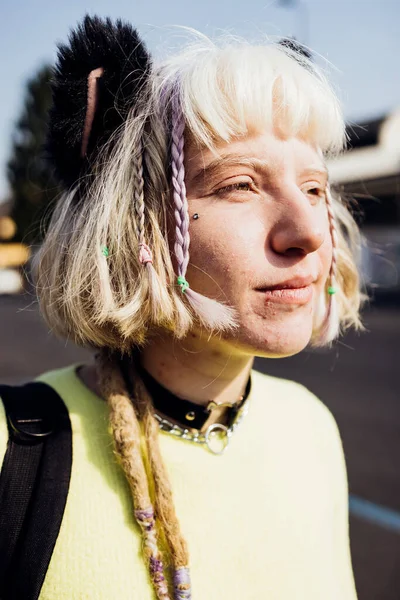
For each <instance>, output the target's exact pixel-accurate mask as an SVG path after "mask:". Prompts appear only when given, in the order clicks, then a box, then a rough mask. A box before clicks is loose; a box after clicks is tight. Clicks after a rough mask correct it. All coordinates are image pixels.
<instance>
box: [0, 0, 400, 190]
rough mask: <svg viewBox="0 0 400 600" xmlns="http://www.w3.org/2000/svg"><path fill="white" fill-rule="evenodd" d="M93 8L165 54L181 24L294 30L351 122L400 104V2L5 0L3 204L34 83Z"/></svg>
mask: <svg viewBox="0 0 400 600" xmlns="http://www.w3.org/2000/svg"><path fill="white" fill-rule="evenodd" d="M86 12H88V13H90V14H98V15H100V16H110V17H114V18H117V17H121V18H123V19H125V20H127V21H130V22H131V23H132V24H133V25H134V26H135V27H137V29H138V30H139V32H140V34H141V35H142V37H143V38H144V40H145V41H146V42H147V45H148V48H149V50H151V51H152V52H153V53H155V54H157V55H162V53H164V52H166V51H169V50H171V49H173V48H176V47H179V45H180V44H182V41H183V38H182V35H181V34H180V33H177V30H176V29H174V28H173V26H174V25H184V26H188V27H192V28H195V29H197V30H199V31H201V32H202V33H205V34H207V35H210V36H213V35H215V34H218V33H220V32H221V31H229V32H231V33H235V34H238V35H241V36H244V37H246V38H248V39H254V38H255V39H257V40H259V39H260V37H261V36H263V35H265V34H267V35H270V36H292V35H294V36H295V37H296V38H297V39H299V40H300V41H302V42H304V43H306V44H307V45H308V46H310V47H311V48H312V49H313V50H314V51H315V52H316V53H317V55H319V56H320V58H319V59H318V60H319V62H320V64H321V63H322V64H324V68H325V69H328V72H329V76H330V78H331V80H332V81H333V83H334V86H335V88H336V90H337V91H338V93H339V97H340V99H341V100H342V103H343V109H344V114H345V117H346V119H347V120H348V121H351V122H352V123H353V124H354V123H360V122H363V121H364V120H366V119H368V118H373V117H377V116H381V115H383V114H385V113H387V112H390V111H392V110H394V109H395V108H397V107H398V106H399V107H400V68H399V56H400V35H399V27H400V1H399V0H274V1H272V0H271V1H267V2H265V1H263V0H201V1H196V2H193V1H190V0H170V1H169V2H167V1H166V0H137V1H136V2H135V1H134V0H130V1H129V2H128V1H127V0H112V1H111V0H107V1H105V0H96V1H94V0H85V1H82V0H68V2H61V1H58V2H57V1H54V0H13V1H12V2H11V1H10V0H0V57H1V58H0V81H1V83H2V86H1V94H0V107H1V111H0V201H1V200H4V199H5V198H6V197H7V189H8V188H7V183H6V175H5V165H6V162H7V158H8V155H9V152H10V143H11V135H12V131H13V127H14V124H15V121H16V120H17V119H18V115H19V112H20V111H21V108H22V103H23V93H24V85H25V83H26V80H27V79H28V78H30V77H32V75H34V74H35V71H36V70H37V69H38V68H39V67H40V66H41V65H42V64H43V63H45V62H53V61H54V58H55V52H56V44H57V42H60V41H65V40H66V39H67V36H68V32H69V30H70V28H71V27H73V26H74V25H75V24H76V23H77V21H79V20H80V19H81V18H82V16H83V15H84V14H85V13H86Z"/></svg>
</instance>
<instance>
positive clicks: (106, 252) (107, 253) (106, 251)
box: [101, 246, 110, 258]
mask: <svg viewBox="0 0 400 600" xmlns="http://www.w3.org/2000/svg"><path fill="white" fill-rule="evenodd" d="M101 253H102V254H103V255H104V256H105V257H106V258H107V257H108V256H110V251H109V249H108V248H107V246H103V247H102V249H101Z"/></svg>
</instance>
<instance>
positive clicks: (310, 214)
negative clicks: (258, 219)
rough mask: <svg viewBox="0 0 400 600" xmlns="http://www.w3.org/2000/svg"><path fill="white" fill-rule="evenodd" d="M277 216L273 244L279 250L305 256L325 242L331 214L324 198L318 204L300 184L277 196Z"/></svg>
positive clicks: (272, 246)
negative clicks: (300, 188) (302, 189)
mask: <svg viewBox="0 0 400 600" xmlns="http://www.w3.org/2000/svg"><path fill="white" fill-rule="evenodd" d="M277 200H278V202H277V205H278V206H279V209H278V211H277V220H276V222H275V224H274V226H273V227H272V229H271V230H270V235H269V238H270V245H271V248H272V249H273V250H274V252H276V253H277V254H281V255H282V254H283V255H285V256H296V255H298V256H302V255H306V254H310V253H311V252H316V251H317V250H318V249H319V248H320V247H321V246H322V244H323V243H324V240H325V236H326V235H327V231H328V227H327V225H328V217H327V211H326V206H325V203H324V201H323V200H322V199H321V200H320V201H319V202H318V203H317V204H315V203H314V202H312V201H311V202H310V198H308V197H307V196H305V195H304V193H303V192H302V191H301V190H299V189H298V188H297V187H296V189H295V190H291V192H290V194H285V197H281V198H279V199H277Z"/></svg>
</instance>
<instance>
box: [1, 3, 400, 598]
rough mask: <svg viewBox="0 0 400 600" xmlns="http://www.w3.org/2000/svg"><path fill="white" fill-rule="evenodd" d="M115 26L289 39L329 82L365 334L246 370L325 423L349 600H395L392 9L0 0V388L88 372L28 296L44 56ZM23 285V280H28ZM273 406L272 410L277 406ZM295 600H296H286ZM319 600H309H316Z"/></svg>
mask: <svg viewBox="0 0 400 600" xmlns="http://www.w3.org/2000/svg"><path fill="white" fill-rule="evenodd" d="M85 12H89V13H91V14H95V13H96V14H99V15H101V16H111V17H122V18H124V19H127V20H129V21H130V22H132V23H133V24H134V25H135V26H137V27H138V29H139V31H140V33H141V34H142V35H143V37H144V39H145V40H146V41H147V43H148V46H149V48H150V50H152V51H153V52H155V53H158V52H165V51H168V49H169V48H173V47H176V46H179V44H181V43H182V36H183V33H182V31H177V30H173V29H171V27H170V26H171V25H185V26H188V27H193V28H195V29H197V30H199V31H201V32H204V33H206V34H208V35H213V34H214V33H218V32H219V31H220V30H221V29H222V30H225V31H226V30H228V31H230V32H233V33H236V34H239V35H243V36H245V37H250V38H256V39H260V38H262V36H264V35H265V34H268V35H270V36H274V37H291V36H293V37H295V38H296V39H298V40H299V41H301V42H303V43H304V44H307V45H308V46H310V47H311V48H312V50H313V51H314V59H315V60H316V62H317V63H318V64H320V65H321V66H322V67H323V68H324V69H325V70H327V71H328V72H329V77H330V78H331V79H332V80H333V82H334V85H335V87H336V88H337V89H338V92H339V96H340V98H341V100H342V102H343V107H344V113H345V117H346V121H347V123H348V137H349V143H348V149H347V151H346V152H345V153H344V154H343V156H341V157H340V158H339V159H336V160H335V161H333V162H331V163H330V164H329V165H328V166H329V170H330V175H331V180H332V181H333V183H334V184H335V185H336V186H337V188H338V189H339V190H340V191H341V193H342V194H343V195H344V196H345V197H346V198H347V199H348V201H349V202H350V203H351V205H352V206H353V208H354V212H355V215H356V218H357V221H358V222H359V224H360V227H361V231H362V235H363V248H362V255H361V260H360V269H361V272H362V277H363V281H364V284H365V287H366V290H367V292H368V294H369V296H370V301H369V303H368V304H367V305H366V307H365V309H364V313H363V318H364V324H365V328H366V329H365V331H364V332H363V333H360V334H354V333H351V334H348V335H346V336H345V337H344V338H342V339H341V340H340V341H339V342H337V343H336V344H335V345H334V347H333V348H332V349H330V350H318V351H308V350H306V351H304V352H302V353H301V354H299V355H298V356H296V357H293V358H290V359H281V360H258V361H257V364H256V367H257V368H258V369H260V370H262V371H265V372H268V373H270V374H272V375H278V376H281V377H286V378H290V379H295V380H297V381H300V382H302V383H304V384H305V385H306V386H307V387H309V388H310V389H311V390H312V391H313V392H315V393H316V394H317V395H318V396H319V397H320V398H321V399H322V400H323V402H325V403H326V404H327V406H328V407H329V408H330V410H331V411H332V412H333V414H334V416H335V418H336V420H337V422H338V425H339V428H340V431H341V435H342V440H343V445H344V450H345V456H346V461H347V468H348V477H349V489H350V497H349V505H350V533H351V548H352V557H353V567H354V572H355V577H356V585H357V590H358V595H359V599H360V600H399V599H400V477H399V459H400V398H399V396H400V393H399V392H400V385H399V381H400V379H399V374H398V372H399V367H400V364H399V351H398V347H397V344H398V340H399V334H400V311H399V305H400V277H399V273H400V73H398V56H399V55H400V35H399V23H400V3H399V2H398V0H352V1H351V2H349V1H348V0H335V1H334V0H277V1H274V2H267V3H265V2H262V1H261V0H250V1H248V2H241V1H239V0H230V1H229V2H227V1H225V0H217V1H215V0H203V1H202V2H200V3H193V4H192V3H189V2H184V1H183V0H174V1H173V2H172V3H164V2H162V1H161V0H152V1H150V2H143V0H138V1H137V2H136V3H132V2H128V1H127V0H113V2H112V3H111V2H110V3H108V2H105V1H102V0H97V1H96V2H92V1H90V0H87V1H86V2H85V3H83V2H82V1H80V0H69V2H68V3H55V2H50V0H36V1H35V2H28V0H13V2H11V1H9V0H3V2H2V3H1V8H0V14H1V17H2V18H1V19H0V56H1V57H2V58H1V63H0V69H1V71H0V75H1V81H2V82H3V84H2V92H1V96H0V105H1V111H0V240H1V241H0V331H1V345H0V381H1V382H3V383H16V382H23V381H27V380H29V379H31V378H32V377H34V376H36V375H38V374H39V373H40V372H42V371H45V370H49V369H53V368H56V367H59V366H63V365H66V364H69V363H71V362H83V361H85V360H86V359H88V358H90V354H89V352H88V351H86V350H83V349H79V348H77V347H75V346H74V345H73V344H71V343H67V342H65V341H60V340H57V339H56V338H55V337H54V336H53V335H52V333H51V331H49V330H48V328H47V326H46V325H45V324H44V323H43V321H42V319H41V317H40V315H39V312H38V309H37V303H36V298H35V294H34V290H33V289H32V287H31V285H30V283H29V270H30V261H31V257H32V254H33V253H34V252H35V249H36V248H37V247H38V245H39V244H40V240H41V238H42V236H43V233H44V231H45V228H46V222H47V219H48V216H49V214H50V213H51V210H52V206H53V204H54V201H55V200H56V198H57V195H58V194H59V189H58V187H57V184H56V182H55V180H54V179H53V175H52V173H51V171H50V170H49V169H48V167H47V166H46V164H45V162H44V161H43V157H42V153H41V147H42V144H43V140H44V136H45V127H46V112H47V109H48V106H49V103H50V92H49V78H50V76H51V66H52V64H53V61H54V58H55V49H56V43H57V42H59V41H63V40H65V39H66V38H67V35H68V31H69V28H70V27H71V26H73V25H75V23H76V22H77V21H78V20H79V19H80V18H81V17H82V16H83V15H84V14H85ZM27 276H28V277H27ZM277 401H279V398H277ZM294 600H295V599H294ZM321 600H322V599H321Z"/></svg>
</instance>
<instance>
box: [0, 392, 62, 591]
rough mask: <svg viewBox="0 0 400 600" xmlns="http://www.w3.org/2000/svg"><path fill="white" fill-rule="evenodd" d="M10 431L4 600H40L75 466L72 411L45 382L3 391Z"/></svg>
mask: <svg viewBox="0 0 400 600" xmlns="http://www.w3.org/2000/svg"><path fill="white" fill-rule="evenodd" d="M0 397H1V399H2V401H3V404H4V407H5V411H6V415H7V425H8V431H9V439H8V444H7V450H6V454H5V457H4V461H3V466H2V470H1V473H0V557H1V560H0V598H1V600H37V598H38V597H39V594H40V590H41V587H42V585H43V581H44V578H45V575H46V572H47V568H48V565H49V563H50V559H51V555H52V553H53V549H54V546H55V543H56V540H57V536H58V532H59V529H60V526H61V521H62V517H63V514H64V509H65V504H66V500H67V495H68V488H69V481H70V476H71V467H72V431H71V422H70V419H69V414H68V410H67V408H66V407H65V404H64V402H63V401H62V399H61V398H60V396H59V395H58V394H57V392H56V391H55V390H54V389H53V388H52V387H50V386H49V385H47V384H45V383H42V382H32V383H28V384H26V385H23V386H14V387H13V386H5V385H2V386H0Z"/></svg>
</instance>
